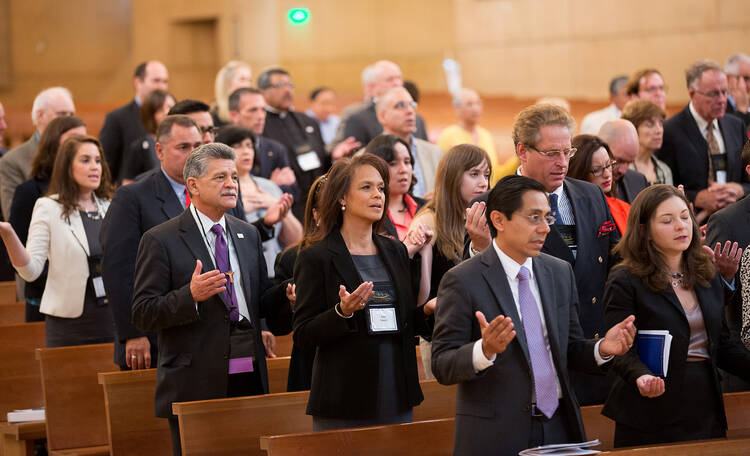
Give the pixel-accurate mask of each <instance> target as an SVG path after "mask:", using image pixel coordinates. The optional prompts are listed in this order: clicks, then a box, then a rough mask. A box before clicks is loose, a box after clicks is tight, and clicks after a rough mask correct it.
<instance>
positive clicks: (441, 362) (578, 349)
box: [432, 246, 599, 455]
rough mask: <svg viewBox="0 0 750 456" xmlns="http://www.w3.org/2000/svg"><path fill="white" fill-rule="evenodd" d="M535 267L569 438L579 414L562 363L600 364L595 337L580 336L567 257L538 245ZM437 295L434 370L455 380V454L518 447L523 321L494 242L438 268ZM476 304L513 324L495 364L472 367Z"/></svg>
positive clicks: (526, 366) (529, 385)
mask: <svg viewBox="0 0 750 456" xmlns="http://www.w3.org/2000/svg"><path fill="white" fill-rule="evenodd" d="M533 270H534V275H535V277H536V281H537V284H538V286H539V293H540V297H541V301H542V303H541V304H542V307H543V309H544V319H545V321H546V326H547V334H548V338H549V344H550V350H551V351H552V358H553V361H554V364H555V369H556V370H557V376H558V379H559V381H560V387H561V388H562V399H561V401H560V412H561V414H562V415H561V416H562V418H563V420H564V421H565V423H566V427H567V429H568V433H569V434H570V436H571V438H572V439H573V441H583V440H585V432H584V428H583V422H582V421H581V414H580V410H579V406H578V400H577V399H576V395H575V393H574V391H573V387H572V385H571V382H570V379H569V378H568V368H569V367H570V368H574V369H582V370H585V371H589V372H595V371H598V370H599V369H598V368H597V365H596V360H595V358H594V341H592V340H584V339H583V331H582V330H581V327H580V325H579V323H578V312H577V309H578V294H577V292H576V280H575V276H574V275H573V271H572V269H571V268H570V265H569V264H567V263H565V262H564V261H561V260H559V259H557V258H553V257H551V256H549V255H546V254H544V253H542V254H541V255H540V256H539V257H538V258H535V259H534V260H533ZM438 303H439V304H438V307H437V312H436V314H437V316H436V320H435V331H434V333H433V336H432V372H433V373H434V374H435V377H436V378H437V380H438V382H440V383H442V384H445V385H450V384H454V383H457V384H458V390H457V393H456V435H455V441H454V454H457V455H468V454H471V455H483V454H487V455H489V454H492V455H496V454H507V455H511V454H512V455H516V454H518V452H519V451H520V450H523V449H525V448H527V447H528V444H529V436H530V433H531V426H532V422H531V420H532V418H531V403H532V402H531V401H532V394H533V385H534V382H533V374H532V371H531V362H530V358H529V349H528V346H527V343H526V336H525V333H524V330H523V324H522V323H521V321H520V318H519V315H518V311H517V309H516V305H515V301H514V300H513V294H512V292H511V288H510V284H509V283H508V280H507V278H506V275H505V271H504V270H503V267H502V263H501V262H500V259H499V258H498V256H497V253H496V252H495V250H494V248H493V247H492V246H490V247H489V248H487V249H485V250H484V252H482V253H481V254H479V255H477V256H475V257H474V258H471V259H470V260H467V261H464V262H462V263H460V264H459V265H458V266H456V267H454V268H453V269H451V270H450V271H448V272H447V273H446V274H445V275H444V276H443V281H442V282H441V284H440V290H439V292H438ZM476 311H481V312H482V313H484V315H485V317H486V318H487V321H492V320H493V319H494V318H495V317H497V316H498V315H501V314H502V315H505V316H507V317H510V318H511V319H512V320H513V324H514V326H515V331H516V337H515V338H514V339H513V340H512V341H511V342H510V344H508V346H507V348H506V350H505V351H504V352H503V353H502V354H500V355H498V356H497V358H496V359H495V362H494V365H492V366H490V367H489V368H487V369H485V370H483V371H481V372H479V373H475V372H474V365H473V362H472V352H473V348H474V343H475V342H476V341H477V340H479V339H480V338H481V337H482V335H481V330H480V328H479V324H478V322H477V319H476V316H475V315H474V314H475V312H476ZM491 429H494V431H492V430H491Z"/></svg>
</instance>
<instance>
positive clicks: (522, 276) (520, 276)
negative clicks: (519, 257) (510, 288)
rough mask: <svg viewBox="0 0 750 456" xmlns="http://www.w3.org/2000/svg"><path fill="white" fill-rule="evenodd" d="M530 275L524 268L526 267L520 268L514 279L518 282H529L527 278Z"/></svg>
mask: <svg viewBox="0 0 750 456" xmlns="http://www.w3.org/2000/svg"><path fill="white" fill-rule="evenodd" d="M530 275H531V274H530V273H529V270H528V269H527V268H526V266H521V269H519V270H518V275H517V276H516V278H517V279H518V280H529V276H530Z"/></svg>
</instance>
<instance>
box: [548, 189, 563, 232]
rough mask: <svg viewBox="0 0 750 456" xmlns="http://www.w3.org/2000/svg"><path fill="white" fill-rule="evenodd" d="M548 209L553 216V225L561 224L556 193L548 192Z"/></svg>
mask: <svg viewBox="0 0 750 456" xmlns="http://www.w3.org/2000/svg"><path fill="white" fill-rule="evenodd" d="M549 211H550V213H551V214H552V217H554V218H555V225H562V217H561V216H560V212H559V210H558V207H557V194H556V193H550V194H549Z"/></svg>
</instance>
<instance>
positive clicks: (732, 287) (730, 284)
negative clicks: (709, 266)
mask: <svg viewBox="0 0 750 456" xmlns="http://www.w3.org/2000/svg"><path fill="white" fill-rule="evenodd" d="M719 277H721V281H722V283H724V286H725V287H727V289H728V290H729V291H735V288H736V287H735V284H734V277H732V281H731V282H727V281H726V279H724V276H722V275H721V274H719Z"/></svg>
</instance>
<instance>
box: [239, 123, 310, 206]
mask: <svg viewBox="0 0 750 456" xmlns="http://www.w3.org/2000/svg"><path fill="white" fill-rule="evenodd" d="M289 157H290V154H289V152H288V151H287V149H286V146H285V145H283V144H281V143H280V142H278V141H275V140H273V139H271V138H266V137H264V136H258V137H257V139H256V141H255V162H254V163H253V171H252V173H253V175H255V176H260V177H265V178H266V179H270V178H271V173H272V172H273V170H275V169H277V168H285V167H287V166H290V165H289ZM280 187H281V189H282V190H283V191H284V192H286V193H289V194H290V195H292V197H293V198H294V201H297V200H298V199H299V198H301V197H302V195H300V191H299V186H298V185H297V182H295V183H293V184H292V185H281V186H280ZM305 196H306V195H305Z"/></svg>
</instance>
